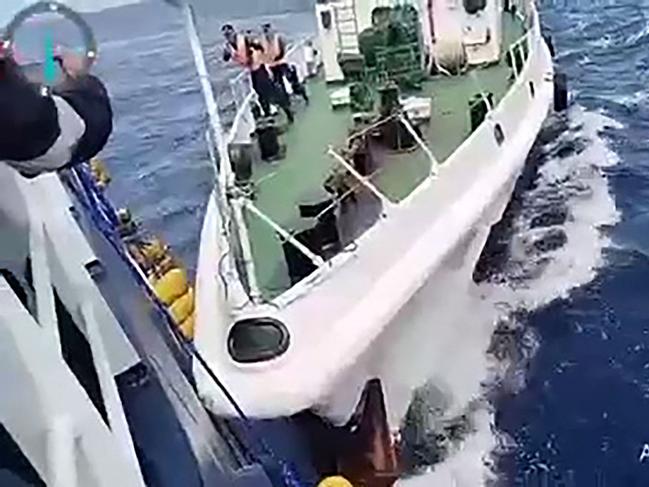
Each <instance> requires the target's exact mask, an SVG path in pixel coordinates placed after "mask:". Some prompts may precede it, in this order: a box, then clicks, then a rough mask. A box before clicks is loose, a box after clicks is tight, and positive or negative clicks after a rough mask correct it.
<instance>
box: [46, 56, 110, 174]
mask: <svg viewBox="0 0 649 487" xmlns="http://www.w3.org/2000/svg"><path fill="white" fill-rule="evenodd" d="M78 63H79V60H78V58H76V57H70V58H63V59H62V61H61V67H62V69H63V70H64V72H65V80H64V81H63V83H62V84H61V85H59V86H57V87H56V88H55V89H54V91H53V93H54V95H55V97H60V98H61V99H62V100H65V102H67V104H69V105H70V106H71V107H72V108H73V109H74V112H76V114H77V115H78V116H79V117H80V118H81V120H82V121H83V123H84V125H85V127H84V130H83V132H82V135H81V137H80V138H79V139H78V141H77V142H76V144H75V146H74V149H73V151H72V158H71V159H70V161H69V162H68V163H67V164H66V165H70V164H75V163H78V162H83V161H88V160H90V159H92V158H93V157H95V156H96V155H97V154H98V153H99V152H100V151H101V150H102V149H103V148H104V146H105V145H106V143H107V142H108V138H109V137H110V134H111V133H112V131H113V109H112V106H111V103H110V97H109V95H108V91H107V90H106V87H105V86H104V84H103V83H102V82H101V80H99V78H97V77H96V76H93V75H91V74H89V73H85V72H83V69H82V67H81V65H80V64H78ZM61 115H63V113H61ZM71 118H72V117H70V118H69V119H67V120H66V119H65V118H62V117H61V116H60V117H59V119H60V121H61V124H62V127H61V130H62V131H65V129H66V128H67V126H68V125H70V126H72V125H74V122H73V121H72V120H71Z"/></svg>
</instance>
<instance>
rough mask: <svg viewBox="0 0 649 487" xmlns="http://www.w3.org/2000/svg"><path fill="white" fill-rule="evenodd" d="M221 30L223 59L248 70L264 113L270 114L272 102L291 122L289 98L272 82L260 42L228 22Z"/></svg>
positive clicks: (291, 114)
mask: <svg viewBox="0 0 649 487" xmlns="http://www.w3.org/2000/svg"><path fill="white" fill-rule="evenodd" d="M221 30H222V32H223V35H224V37H225V40H226V46H225V51H224V53H223V60H224V61H226V62H227V61H230V60H234V61H235V62H236V63H237V64H239V65H240V66H242V67H244V68H245V69H248V70H249V71H250V80H251V82H252V87H253V89H254V90H255V92H256V93H257V98H258V99H259V104H260V105H261V108H262V110H263V112H264V115H266V116H270V115H271V111H270V105H271V104H274V105H277V106H279V107H280V108H281V109H282V110H283V111H284V113H285V114H286V118H287V119H288V121H289V123H293V112H292V111H291V104H290V99H289V98H288V96H284V94H283V93H282V92H281V91H280V89H279V88H278V87H277V85H276V84H275V83H274V82H273V79H272V77H271V73H270V71H269V69H268V67H267V66H266V63H265V62H266V58H267V56H266V53H265V50H264V46H263V45H262V43H261V42H259V41H257V40H255V39H254V38H253V37H252V36H251V35H248V36H244V35H241V34H238V33H237V32H236V31H235V30H234V28H233V27H232V26H231V25H230V24H226V25H224V26H223V28H222V29H221Z"/></svg>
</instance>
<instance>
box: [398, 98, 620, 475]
mask: <svg viewBox="0 0 649 487" xmlns="http://www.w3.org/2000/svg"><path fill="white" fill-rule="evenodd" d="M569 120H570V123H569V129H568V130H566V131H564V132H563V133H562V134H561V135H560V136H559V137H558V138H557V139H555V140H554V141H552V142H550V143H547V144H546V145H545V146H543V147H542V150H541V156H540V157H541V166H540V169H539V173H538V176H537V178H536V181H535V185H534V187H533V189H531V190H529V191H527V192H526V193H525V194H524V195H523V197H522V199H523V205H522V209H521V211H520V214H518V215H517V216H516V217H515V219H514V223H513V235H512V237H511V241H510V244H509V245H510V253H511V255H510V258H509V259H508V262H507V263H506V264H505V267H504V270H503V272H504V274H505V275H504V279H503V280H502V281H501V283H499V284H494V283H485V284H481V285H479V286H476V289H475V290H477V292H478V295H479V298H478V299H477V300H475V302H474V303H473V305H471V306H469V301H466V302H465V303H464V305H465V307H464V308H463V309H464V311H463V319H459V320H457V321H458V322H462V321H465V322H470V323H471V327H472V328H473V329H474V330H484V329H485V327H492V328H491V330H493V326H494V323H495V321H497V320H498V319H500V320H501V321H503V320H504V321H506V322H507V323H508V329H509V330H512V329H515V328H517V327H518V328H519V331H521V330H520V325H518V324H517V323H516V321H515V319H514V317H513V316H512V311H515V310H520V309H525V310H528V311H529V310H534V309H537V308H538V307H540V306H543V305H546V304H548V303H549V302H551V301H553V300H555V299H558V298H565V297H567V296H568V294H569V292H570V291H571V290H572V289H574V288H576V287H578V286H581V285H583V284H586V283H588V282H589V281H591V280H592V279H593V277H594V276H595V274H596V272H597V269H598V268H600V267H601V266H602V265H603V252H602V250H603V249H604V248H605V247H606V246H607V245H608V244H609V241H608V239H607V237H606V236H605V234H604V233H603V232H602V228H603V227H606V226H610V225H613V224H615V223H616V222H617V221H618V218H619V214H618V211H617V209H616V207H615V202H614V200H613V197H612V195H611V193H610V190H609V187H608V182H607V179H606V176H605V175H604V174H603V169H604V168H606V167H610V166H612V165H614V164H616V163H617V162H618V157H617V155H616V154H615V153H614V152H613V151H612V150H611V149H610V148H609V147H608V145H607V143H606V140H605V139H604V138H603V136H602V135H601V132H602V130H603V129H605V128H613V129H621V128H622V126H621V125H620V124H619V123H617V122H616V121H614V120H612V119H611V118H609V117H607V116H605V115H604V114H602V113H600V112H590V111H587V110H585V109H583V108H581V107H579V106H575V107H573V108H572V109H571V110H570V112H569ZM566 146H571V147H577V148H578V150H577V151H576V152H573V151H568V153H567V154H566V152H565V151H562V147H566ZM553 202H554V203H558V204H560V205H562V207H563V208H565V213H566V219H565V222H559V223H558V224H556V225H551V226H550V227H548V226H545V227H544V228H532V226H533V225H532V221H533V218H534V216H538V214H539V211H542V210H543V209H545V208H547V207H548V205H549V204H553ZM549 231H562V232H563V233H564V234H565V237H566V238H565V244H563V245H562V246H559V247H558V248H556V249H553V250H543V251H538V249H536V247H535V246H534V242H537V241H538V239H539V238H540V237H541V236H542V234H543V233H544V232H549ZM478 335H479V336H477V337H476V336H466V339H465V340H462V341H461V342H460V343H459V344H458V346H459V347H460V348H458V349H457V350H452V351H450V353H449V354H448V355H451V354H452V355H453V356H451V357H449V362H451V363H453V364H454V365H452V366H449V371H451V370H452V371H453V372H452V373H451V376H450V378H451V380H450V381H449V380H447V381H446V384H447V385H448V388H449V390H448V391H447V392H448V393H449V394H450V396H451V397H452V398H453V399H454V402H455V408H458V407H461V406H460V405H459V404H458V402H463V401H467V402H469V401H470V400H475V399H476V396H475V395H474V396H473V397H469V396H470V395H471V394H477V395H478V396H479V395H484V394H485V393H486V392H488V391H489V390H491V389H493V388H494V387H497V384H499V383H502V382H507V387H509V388H510V389H513V390H518V389H520V388H522V387H524V384H525V376H524V373H523V372H524V371H523V370H513V367H511V365H512V364H511V363H509V362H508V360H507V359H506V358H503V357H502V356H499V357H498V358H495V357H494V356H492V355H489V356H485V352H484V351H485V350H486V348H487V346H488V343H485V339H484V333H482V332H481V331H480V332H478ZM521 335H522V336H523V337H524V338H523V340H526V341H527V344H526V346H525V349H526V350H527V353H533V351H534V350H535V348H536V347H537V344H535V343H534V342H535V337H534V336H533V335H532V334H530V333H521ZM474 338H475V339H474ZM458 357H459V358H458ZM458 368H459V370H461V371H462V373H460V372H458V371H457V370H456V369H458ZM400 373H407V372H406V371H405V370H402V371H401V372H400ZM444 375H446V373H445V374H444ZM447 379H448V378H447ZM476 391H480V392H477V393H476ZM481 404H482V406H481V407H480V408H479V409H478V410H477V411H474V412H473V413H472V418H471V426H472V428H473V433H472V434H470V435H469V436H468V437H467V438H465V439H464V441H462V442H461V444H459V445H455V447H454V448H452V449H451V450H450V453H449V455H448V456H447V458H446V459H445V460H444V461H443V462H441V463H439V464H437V465H436V466H435V467H432V468H430V469H429V470H428V471H427V472H426V473H424V474H422V475H418V476H416V477H411V478H408V479H403V480H400V481H399V484H398V485H400V486H407V487H420V486H421V487H423V486H433V485H434V486H440V487H447V486H448V487H456V486H457V487H465V486H466V487H476V486H479V485H484V484H485V483H488V481H489V480H490V479H493V477H494V473H493V469H492V468H491V457H492V456H493V455H492V454H493V453H494V451H495V450H496V449H497V448H499V447H502V443H503V441H504V438H503V436H502V435H501V434H499V433H498V432H497V431H495V428H494V426H493V414H492V411H491V407H490V405H489V403H488V402H487V401H482V402H481ZM464 407H466V403H465V404H464ZM455 408H454V409H455Z"/></svg>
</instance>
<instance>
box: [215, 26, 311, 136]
mask: <svg viewBox="0 0 649 487" xmlns="http://www.w3.org/2000/svg"><path fill="white" fill-rule="evenodd" d="M309 40H310V38H309V37H305V38H302V39H300V40H298V41H297V42H294V43H292V44H291V45H290V46H289V48H288V50H287V52H286V57H285V58H286V62H287V63H288V64H292V65H294V66H295V67H296V68H297V73H298V77H299V78H300V79H304V78H305V77H306V74H307V62H306V54H305V49H304V48H305V46H306V43H307V42H308V41H309ZM228 85H229V90H228V91H229V93H228V94H229V96H230V97H231V98H232V100H233V101H234V106H235V107H236V114H235V116H234V120H233V122H232V126H231V127H230V130H229V132H228V142H229V143H232V142H235V141H237V142H244V141H246V142H249V141H250V134H251V133H252V132H253V131H254V126H255V120H254V117H253V115H252V106H253V103H255V102H256V101H257V95H256V93H255V90H254V89H253V87H252V82H251V80H250V74H249V72H248V70H245V69H244V70H241V71H240V72H239V73H238V74H237V75H236V76H235V77H234V78H232V79H231V80H230V81H229V82H228Z"/></svg>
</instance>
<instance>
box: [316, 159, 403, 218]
mask: <svg viewBox="0 0 649 487" xmlns="http://www.w3.org/2000/svg"><path fill="white" fill-rule="evenodd" d="M327 153H328V154H329V155H331V156H332V157H333V158H334V159H336V160H337V161H338V162H339V163H340V164H341V165H342V166H343V167H344V168H345V169H347V170H348V171H349V172H350V173H351V175H352V176H354V177H355V178H356V179H358V181H359V182H360V183H361V184H362V185H363V186H365V187H366V188H367V189H369V190H370V191H371V192H372V193H373V194H374V196H376V197H377V198H378V199H380V200H381V202H382V203H383V204H385V205H387V206H393V203H392V201H390V199H389V198H388V197H387V196H385V195H384V194H383V193H381V191H380V190H379V189H378V188H377V187H376V186H374V184H372V183H371V182H370V181H369V180H368V178H366V177H363V176H362V175H361V174H360V173H359V172H358V171H357V170H356V168H355V167H354V166H352V165H351V164H350V163H349V162H347V161H346V160H345V158H344V157H343V156H341V155H340V154H338V153H337V152H336V151H335V150H333V148H332V147H329V150H328V151H327Z"/></svg>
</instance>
